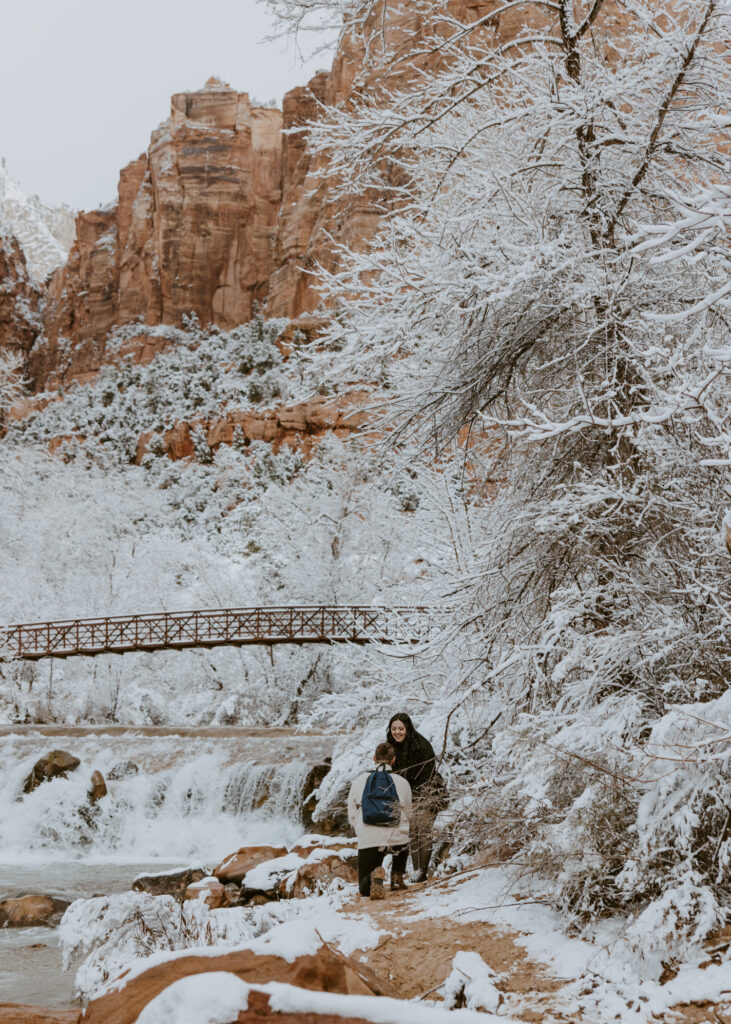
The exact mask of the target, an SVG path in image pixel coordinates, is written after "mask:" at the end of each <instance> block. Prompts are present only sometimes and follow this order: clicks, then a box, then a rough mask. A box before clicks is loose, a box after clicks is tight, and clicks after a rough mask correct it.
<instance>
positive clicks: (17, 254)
mask: <svg viewBox="0 0 731 1024" xmlns="http://www.w3.org/2000/svg"><path fill="white" fill-rule="evenodd" d="M40 305H41V289H40V288H39V287H38V285H36V284H35V283H34V282H33V281H32V280H31V277H30V275H29V273H28V267H27V265H26V262H25V256H24V255H23V250H22V249H21V247H20V243H19V242H18V240H17V238H15V237H14V236H13V235H0V351H2V350H3V349H5V350H8V351H11V352H15V353H17V354H18V355H19V356H20V357H21V358H22V359H25V358H27V355H28V352H29V351H30V348H31V346H32V344H33V342H34V341H35V338H36V335H37V333H38V330H39V328H40Z"/></svg>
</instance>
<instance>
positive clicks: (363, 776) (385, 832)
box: [348, 765, 411, 850]
mask: <svg viewBox="0 0 731 1024" xmlns="http://www.w3.org/2000/svg"><path fill="white" fill-rule="evenodd" d="M375 767H376V766H375V765H373V768H370V769H369V770H368V771H366V772H361V773H360V775H359V776H358V777H357V778H356V779H355V781H354V782H353V785H352V786H351V787H350V793H349V795H348V821H349V822H350V824H351V826H352V828H353V829H354V831H355V834H356V835H357V837H358V849H359V850H368V849H370V848H371V847H373V846H404V845H405V844H406V843H408V841H409V820H410V819H411V786H410V785H409V784H408V782H407V781H406V779H402V778H401V776H400V775H393V776H392V778H393V781H394V782H395V783H396V792H397V793H398V798H399V803H400V804H401V819H400V821H399V823H398V825H366V824H365V822H364V821H363V811H362V809H361V799H362V798H363V790H364V789H365V784H366V780H367V779H368V776H369V775H370V774H371V772H372V771H374V769H375ZM386 771H387V772H390V771H391V769H390V768H389V767H388V766H386Z"/></svg>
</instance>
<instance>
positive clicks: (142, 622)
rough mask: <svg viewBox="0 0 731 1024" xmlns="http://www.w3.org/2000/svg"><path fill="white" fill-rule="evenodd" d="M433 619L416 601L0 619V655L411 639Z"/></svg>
mask: <svg viewBox="0 0 731 1024" xmlns="http://www.w3.org/2000/svg"><path fill="white" fill-rule="evenodd" d="M438 618H439V616H438V614H437V615H435V610H434V609H429V608H419V607H395V608H379V607H369V606H362V605H345V606H340V605H282V606H265V607H256V608H217V609H213V610H210V609H204V610H199V611H189V612H153V613H148V614H143V615H111V616H107V617H105V618H99V619H66V620H62V621H55V622H26V623H21V624H17V625H11V626H2V625H0V659H14V658H20V659H23V660H25V661H38V660H39V659H40V658H69V657H73V656H75V655H84V656H94V655H97V654H126V653H128V652H130V651H162V650H182V649H184V648H188V647H241V646H245V645H255V644H258V645H261V646H267V647H271V646H273V645H275V644H370V643H378V644H416V643H420V642H422V641H424V640H426V639H428V637H429V635H430V632H431V630H432V629H433V627H434V626H435V625H436V622H437V619H438Z"/></svg>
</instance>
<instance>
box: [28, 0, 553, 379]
mask: <svg viewBox="0 0 731 1024" xmlns="http://www.w3.org/2000/svg"><path fill="white" fill-rule="evenodd" d="M478 6H479V5H478ZM450 8H451V13H453V14H454V16H455V17H456V18H457V19H461V20H474V17H475V9H476V8H475V4H474V0H451V2H450ZM549 13H550V12H549ZM384 14H385V15H386V16H385V18H384ZM526 17H528V18H529V19H530V20H531V24H532V25H534V27H542V28H548V29H549V31H551V30H552V29H551V28H550V25H549V23H548V22H547V19H548V17H549V14H548V13H546V12H545V11H544V10H543V9H541V8H539V7H535V8H528V13H527V14H526V9H524V8H519V9H518V8H516V9H515V10H512V9H510V10H506V11H504V12H503V13H501V14H500V16H499V18H498V19H496V20H495V21H493V22H490V24H489V26H487V27H486V28H484V29H483V32H484V34H485V36H486V42H487V43H488V45H500V44H503V43H505V42H506V41H508V40H509V39H510V38H512V37H513V36H515V34H516V33H517V32H518V31H519V30H520V29H521V27H522V24H523V21H524V20H525V18H526ZM368 18H369V21H370V23H371V26H370V27H371V28H372V29H373V39H372V41H371V49H372V50H374V49H375V50H377V49H378V48H379V47H380V46H382V45H383V43H384V41H385V44H386V45H387V46H388V47H389V48H390V49H391V50H392V51H394V52H402V53H403V60H402V61H401V63H396V64H395V65H394V66H393V67H392V68H391V69H390V70H389V74H388V76H387V81H386V79H385V78H384V75H383V74H382V72H381V71H380V70H379V69H377V68H376V69H374V68H373V67H372V66H369V65H367V63H366V61H365V60H364V54H363V53H362V52H360V51H359V50H358V49H357V48H356V45H355V44H354V43H353V41H352V40H350V39H348V38H345V39H344V40H343V41H342V43H341V45H340V47H339V49H338V52H337V53H336V55H335V59H334V62H333V66H332V69H331V70H330V71H329V72H320V73H318V74H317V75H315V77H314V78H313V79H312V80H311V81H310V82H309V83H308V85H307V86H304V87H301V88H297V89H293V90H291V91H290V92H289V93H287V95H286V96H285V98H284V103H283V110H282V111H281V112H280V111H278V110H273V109H269V108H258V107H252V106H251V104H250V102H249V98H248V96H247V94H246V93H238V92H236V91H235V90H233V89H231V88H229V87H228V86H227V85H225V84H224V83H222V82H221V81H219V80H218V79H211V80H209V82H207V83H206V85H205V87H204V88H203V89H201V90H198V91H196V92H186V93H179V94H177V95H175V96H173V98H172V102H171V114H170V118H169V120H168V121H166V122H165V123H164V124H163V125H162V126H161V127H160V128H159V129H157V130H156V131H155V132H153V134H152V136H151V140H150V145H149V147H148V149H147V151H146V152H145V153H143V154H142V155H141V156H139V157H138V159H136V160H134V161H133V162H132V163H130V164H129V165H128V166H127V167H125V168H124V170H123V171H122V172H121V174H120V180H119V188H118V197H117V202H116V204H115V205H114V206H112V207H110V208H108V209H105V210H97V211H93V212H90V213H82V214H79V216H78V218H77V222H76V236H77V237H76V242H75V244H74V246H73V248H72V250H71V252H70V254H69V258H68V261H67V263H66V265H65V266H64V267H61V268H60V269H59V270H57V271H56V272H55V274H54V275H53V276H52V278H51V279H50V283H49V286H48V300H47V304H46V310H45V313H44V317H43V335H42V337H41V338H40V339H39V341H38V342H37V343H36V345H35V346H34V348H33V352H32V354H31V359H30V362H29V372H30V375H31V377H32V379H33V381H34V385H35V389H36V390H37V391H41V390H43V389H44V388H46V387H50V388H53V387H56V386H58V385H59V384H63V383H68V382H70V381H72V380H74V381H80V382H84V381H88V380H89V379H91V378H92V377H93V376H94V375H95V374H96V373H97V372H98V369H99V367H100V366H101V365H102V364H103V363H104V362H107V361H109V360H111V359H114V358H117V357H118V356H119V355H120V353H123V352H124V351H126V350H128V351H131V352H133V353H134V358H135V359H139V360H143V359H144V360H149V358H151V357H152V355H154V354H155V352H156V351H157V350H158V347H162V346H164V345H166V344H167V342H165V341H164V340H163V339H151V338H146V339H144V344H139V342H140V341H141V340H142V339H141V338H135V336H134V325H135V324H136V323H144V324H146V325H161V324H167V325H180V324H181V323H182V322H183V318H184V317H186V316H189V315H194V316H195V317H197V318H198V320H199V321H200V322H201V323H202V324H216V325H218V326H220V327H231V326H234V325H236V324H240V323H243V322H245V321H247V320H249V319H251V316H252V313H253V311H254V309H255V306H256V305H257V304H258V305H259V306H261V307H262V308H263V309H264V312H265V314H266V315H267V316H270V317H287V318H290V319H294V320H295V321H296V322H297V323H298V324H302V325H303V333H304V334H305V335H306V336H307V335H308V332H312V333H316V331H317V329H318V327H317V326H315V327H314V329H313V323H315V322H319V323H320V324H321V323H322V320H323V313H322V311H320V312H318V313H317V314H315V315H314V316H313V315H312V314H313V312H314V311H316V310H317V309H318V307H319V306H320V305H321V302H322V295H321V293H320V291H319V287H318V282H319V277H318V270H317V268H318V267H319V266H324V267H326V268H331V269H336V268H337V265H338V260H339V256H338V246H339V245H340V244H341V243H347V244H348V245H353V246H355V247H356V248H357V247H360V246H364V245H365V244H366V243H367V242H368V241H369V240H370V239H371V238H372V236H373V234H374V232H375V231H376V230H377V228H378V225H379V223H380V218H381V215H382V213H381V205H382V204H381V203H379V204H376V202H375V197H374V196H369V195H360V196H355V197H348V196H347V195H346V196H345V198H344V197H343V196H341V195H340V194H339V192H338V188H337V186H338V182H336V181H333V179H332V176H331V175H330V174H329V173H328V171H329V168H328V166H327V157H323V156H321V155H318V154H316V153H314V151H313V147H312V144H311V141H310V139H309V138H308V132H307V130H306V125H307V124H308V123H309V122H312V121H316V120H317V119H318V117H319V116H320V111H321V105H322V104H327V105H330V104H335V105H343V106H346V107H347V104H348V103H349V102H350V100H351V97H352V95H354V93H355V92H356V91H358V92H362V93H364V94H367V95H371V96H372V97H374V98H375V99H376V101H378V96H379V92H380V91H382V90H384V88H386V87H390V86H393V85H403V84H404V83H408V81H409V80H410V79H413V77H414V76H415V75H417V74H418V71H417V70H415V69H414V63H413V62H414V56H413V55H414V45H415V40H418V38H419V36H420V34H423V29H422V25H421V22H420V20H419V15H418V13H414V11H413V9H412V8H411V6H410V5H409V4H407V3H399V4H390V5H388V6H387V7H386V6H385V0H379V2H378V3H375V4H373V6H372V9H371V10H370V13H369V15H368ZM367 27H368V26H367ZM382 30H383V31H382ZM416 59H417V60H418V61H421V62H422V63H423V62H426V63H427V64H429V63H434V62H435V61H437V60H440V59H443V58H441V57H440V56H439V54H438V53H436V54H435V53H431V54H430V52H429V48H426V52H425V54H424V55H423V56H420V57H417V58H416ZM293 132H294V133H293ZM391 173H393V174H395V173H397V172H395V171H393V172H391ZM389 180H390V178H389ZM394 183H395V181H394ZM380 199H381V200H382V199H383V196H381V197H380ZM121 327H124V328H126V330H127V333H126V334H125V335H124V337H121V338H120V337H117V339H116V341H115V345H114V346H111V345H109V344H108V338H107V335H108V334H109V332H110V331H111V330H112V329H119V328H121ZM117 333H118V332H117ZM156 346H157V347H156Z"/></svg>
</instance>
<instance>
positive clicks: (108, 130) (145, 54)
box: [0, 0, 329, 209]
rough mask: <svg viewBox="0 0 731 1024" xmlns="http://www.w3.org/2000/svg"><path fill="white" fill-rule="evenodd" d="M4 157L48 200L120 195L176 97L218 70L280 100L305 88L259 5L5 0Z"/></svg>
mask: <svg viewBox="0 0 731 1024" xmlns="http://www.w3.org/2000/svg"><path fill="white" fill-rule="evenodd" d="M0 12H1V18H2V22H1V24H2V30H1V35H0V157H5V160H6V164H7V169H8V171H9V172H10V174H11V175H12V176H13V177H14V178H16V179H17V180H18V181H19V182H20V184H21V186H22V187H23V189H24V190H25V191H26V192H27V193H29V194H33V193H37V194H38V195H39V196H40V197H41V199H43V200H44V201H45V202H48V203H52V204H56V203H61V202H67V203H69V204H70V205H71V206H75V207H78V208H82V209H91V208H93V207H96V206H98V205H99V204H100V203H102V204H106V203H108V202H109V201H110V200H112V199H114V198H115V196H116V190H117V180H118V177H119V171H120V169H121V168H122V167H123V166H124V165H125V164H127V163H129V161H130V160H133V159H134V158H135V157H137V156H138V155H139V154H140V153H141V152H142V150H143V149H146V148H147V143H148V140H149V136H150V132H151V131H152V129H153V128H155V127H156V125H157V124H159V122H160V121H163V120H164V119H165V118H166V117H167V116H168V113H169V109H170V96H171V95H172V94H173V93H175V92H184V91H185V90H188V89H199V88H200V87H201V86H202V85H203V84H204V83H205V81H206V79H207V78H209V77H210V76H211V75H218V76H219V77H220V78H223V79H224V81H226V82H228V83H229V84H230V85H232V86H233V87H234V88H236V89H238V90H240V91H241V92H248V93H249V95H250V96H251V97H252V98H254V97H255V98H256V99H259V100H265V101H266V100H270V99H273V100H276V101H277V104H278V105H279V103H280V102H281V98H282V96H283V94H284V93H285V92H286V91H287V89H291V88H292V87H293V86H295V85H301V84H303V83H304V82H306V81H307V80H308V79H309V78H310V77H311V75H312V74H314V72H315V70H317V68H318V67H323V66H325V65H327V64H329V62H328V61H327V60H326V59H325V58H324V57H320V58H319V59H316V60H315V61H314V62H310V63H309V64H308V65H304V66H303V65H302V64H301V63H300V62H299V61H298V59H297V55H296V54H295V51H294V49H293V47H292V46H291V45H289V46H288V45H287V44H285V43H284V42H283V41H282V40H278V41H277V42H265V41H264V40H265V37H266V36H267V35H268V34H269V33H270V32H271V31H272V27H273V26H272V23H271V20H270V17H269V15H268V13H267V10H266V9H265V8H264V7H263V6H262V5H261V4H259V3H257V2H256V0H124V2H120V0H0Z"/></svg>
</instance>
